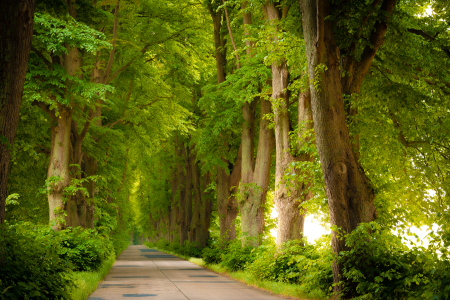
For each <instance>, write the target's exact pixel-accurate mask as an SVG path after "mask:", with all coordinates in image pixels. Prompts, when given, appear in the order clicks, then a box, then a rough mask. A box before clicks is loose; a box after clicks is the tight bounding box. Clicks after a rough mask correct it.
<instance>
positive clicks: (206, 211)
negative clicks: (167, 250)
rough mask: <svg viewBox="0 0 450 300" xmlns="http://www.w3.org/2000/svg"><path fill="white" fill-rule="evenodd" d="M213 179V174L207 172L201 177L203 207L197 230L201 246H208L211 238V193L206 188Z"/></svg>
mask: <svg viewBox="0 0 450 300" xmlns="http://www.w3.org/2000/svg"><path fill="white" fill-rule="evenodd" d="M210 181H211V174H209V173H207V174H204V175H203V176H202V177H201V182H200V184H201V187H200V193H201V201H202V203H201V207H200V228H199V231H198V232H197V242H198V243H199V244H200V246H201V247H203V248H204V247H206V245H207V242H208V239H209V227H210V226H211V212H212V208H211V204H212V202H211V198H212V196H211V193H210V192H207V191H206V189H207V187H208V184H209V183H210Z"/></svg>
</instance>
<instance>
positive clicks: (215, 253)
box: [202, 246, 222, 264]
mask: <svg viewBox="0 0 450 300" xmlns="http://www.w3.org/2000/svg"><path fill="white" fill-rule="evenodd" d="M221 254H222V251H221V250H220V249H219V248H218V247H214V246H211V247H206V248H204V249H203V251H202V258H203V261H204V262H205V263H206V264H219V263H220V262H221V261H222V260H221Z"/></svg>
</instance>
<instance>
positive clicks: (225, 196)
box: [208, 7, 241, 243]
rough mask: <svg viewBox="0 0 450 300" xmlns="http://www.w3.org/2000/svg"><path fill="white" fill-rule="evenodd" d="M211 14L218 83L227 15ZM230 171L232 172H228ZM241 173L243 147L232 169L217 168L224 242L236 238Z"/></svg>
mask: <svg viewBox="0 0 450 300" xmlns="http://www.w3.org/2000/svg"><path fill="white" fill-rule="evenodd" d="M210 14H211V17H212V20H213V23H214V47H215V54H216V71H217V83H218V84H220V83H222V82H224V81H225V66H226V53H225V39H224V37H223V35H222V34H221V30H222V25H223V24H224V23H225V22H224V18H225V15H224V12H223V10H219V12H215V11H214V10H213V9H212V8H211V7H210ZM223 161H224V163H225V164H227V165H229V164H230V162H228V161H227V160H225V159H224V160H223ZM228 172H231V173H230V174H228ZM240 175H241V149H240V150H239V153H238V157H237V158H236V161H235V163H234V164H233V168H232V170H225V169H222V168H219V169H218V170H217V177H216V191H217V210H218V213H219V223H220V240H221V242H224V243H226V242H227V241H230V240H233V239H235V238H236V226H235V220H236V217H237V215H238V207H237V202H236V197H235V196H232V194H234V195H235V194H236V192H237V188H236V187H237V185H238V184H239V180H240ZM208 223H209V222H208Z"/></svg>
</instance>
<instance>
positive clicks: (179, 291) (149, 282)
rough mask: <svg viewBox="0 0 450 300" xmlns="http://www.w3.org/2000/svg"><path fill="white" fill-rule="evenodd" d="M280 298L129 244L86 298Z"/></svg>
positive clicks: (259, 299) (245, 299)
mask: <svg viewBox="0 0 450 300" xmlns="http://www.w3.org/2000/svg"><path fill="white" fill-rule="evenodd" d="M130 298H139V299H152V300H159V299H161V300H163V299H164V300H186V299H189V300H280V299H283V298H282V297H279V296H274V295H272V294H270V293H268V292H264V291H262V290H259V289H256V288H253V287H250V286H247V285H245V284H243V283H240V282H238V281H235V280H232V279H230V278H228V277H225V276H221V275H219V274H216V273H214V272H212V271H209V270H207V269H204V268H202V267H200V266H198V265H196V264H193V263H191V262H188V261H186V260H183V259H181V258H178V257H176V256H173V255H170V254H167V253H164V252H159V251H157V250H153V249H148V248H147V247H145V246H141V245H134V246H129V247H128V248H127V249H126V250H125V251H123V252H122V254H120V256H119V257H118V258H117V260H116V262H115V263H114V265H113V267H112V269H111V271H110V272H109V274H108V275H107V276H106V277H105V280H104V281H103V282H102V283H100V284H99V286H98V288H97V290H96V291H95V292H94V293H92V295H91V296H90V297H89V298H88V300H115V299H130Z"/></svg>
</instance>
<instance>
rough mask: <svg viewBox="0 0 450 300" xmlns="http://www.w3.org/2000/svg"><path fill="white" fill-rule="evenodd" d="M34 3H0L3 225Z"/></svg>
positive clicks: (0, 192) (0, 195)
mask: <svg viewBox="0 0 450 300" xmlns="http://www.w3.org/2000/svg"><path fill="white" fill-rule="evenodd" d="M34 8H35V0H22V1H17V0H2V1H0V224H1V223H3V222H4V221H5V200H6V196H7V189H6V188H7V183H8V172H9V161H10V159H11V150H12V145H13V144H14V138H15V136H16V130H17V125H18V124H19V111H20V105H21V103H22V92H23V85H24V82H25V74H26V71H27V66H28V56H29V54H30V48H31V38H32V36H33V24H34Z"/></svg>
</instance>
